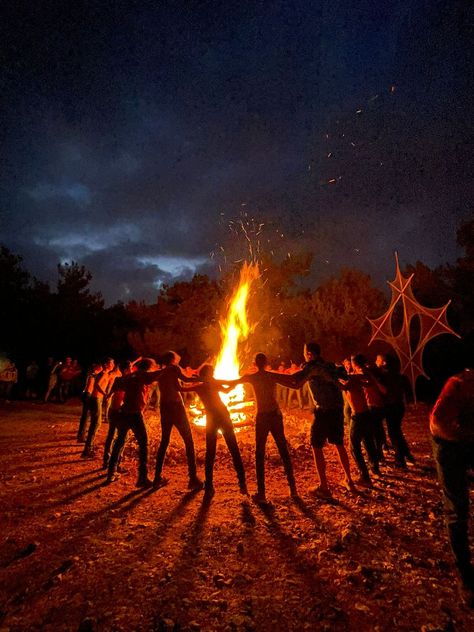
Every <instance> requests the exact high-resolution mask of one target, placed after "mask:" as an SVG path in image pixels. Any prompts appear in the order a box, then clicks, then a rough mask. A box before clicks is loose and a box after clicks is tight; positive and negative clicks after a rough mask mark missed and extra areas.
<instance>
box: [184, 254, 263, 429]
mask: <svg viewBox="0 0 474 632" xmlns="http://www.w3.org/2000/svg"><path fill="white" fill-rule="evenodd" d="M258 275H259V270H258V265H257V264H253V263H247V262H246V263H244V265H243V266H242V268H241V270H240V278H239V284H238V286H237V289H236V290H235V291H234V293H233V294H232V296H231V299H230V301H229V307H228V309H227V314H226V317H225V319H224V320H223V321H222V322H221V324H220V326H221V333H222V345H221V348H220V351H219V354H218V356H217V360H216V366H215V368H214V377H215V378H216V379H219V380H234V379H236V378H238V377H239V375H240V369H241V362H240V359H239V345H240V344H241V343H242V342H244V341H245V340H246V339H247V338H248V335H249V333H250V325H249V322H248V319H247V302H248V297H249V292H250V288H251V285H252V283H253V281H255V279H257V278H258ZM220 396H221V399H222V401H223V402H224V404H225V405H226V406H227V407H228V408H229V411H230V413H231V418H232V421H233V422H234V423H239V422H242V421H244V420H245V413H244V412H243V410H242V409H243V408H246V407H248V406H251V405H252V404H251V402H246V401H245V393H244V387H243V385H242V384H239V385H237V386H236V387H235V388H234V389H233V390H232V391H230V392H229V393H221V395H220ZM191 413H192V414H196V413H197V411H196V410H191ZM199 417H200V418H199V419H195V423H197V424H198V425H203V424H205V417H201V416H200V415H199Z"/></svg>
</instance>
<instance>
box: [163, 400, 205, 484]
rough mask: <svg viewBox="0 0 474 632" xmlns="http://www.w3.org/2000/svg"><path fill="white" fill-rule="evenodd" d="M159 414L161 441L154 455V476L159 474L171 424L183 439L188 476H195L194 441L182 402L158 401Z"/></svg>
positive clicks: (168, 441) (171, 427)
mask: <svg viewBox="0 0 474 632" xmlns="http://www.w3.org/2000/svg"><path fill="white" fill-rule="evenodd" d="M160 415H161V441H160V445H159V447H158V452H157V455H156V469H155V478H159V477H160V476H161V472H162V470H163V463H164V461H165V455H166V450H167V449H168V446H169V443H170V436H171V430H172V429H173V426H175V428H176V430H177V431H178V432H179V434H180V435H181V438H182V439H183V441H184V446H185V448H186V458H187V461H188V473H189V478H195V477H196V456H195V454H194V441H193V435H192V433H191V428H190V426H189V421H188V418H187V416H186V410H185V409H184V406H183V404H181V403H180V402H160Z"/></svg>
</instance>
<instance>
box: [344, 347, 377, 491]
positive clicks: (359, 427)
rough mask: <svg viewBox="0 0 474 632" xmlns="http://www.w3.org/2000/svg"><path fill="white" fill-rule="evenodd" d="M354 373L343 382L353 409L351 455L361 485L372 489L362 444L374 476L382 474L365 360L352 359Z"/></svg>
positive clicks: (356, 357)
mask: <svg viewBox="0 0 474 632" xmlns="http://www.w3.org/2000/svg"><path fill="white" fill-rule="evenodd" d="M351 363H352V369H353V373H351V374H350V375H348V376H347V380H341V385H342V388H343V390H344V391H345V392H346V398H347V401H348V402H349V405H350V407H351V413H352V414H351V425H350V443H351V454H352V456H353V458H354V461H355V462H356V465H357V468H358V470H359V475H360V477H359V479H358V480H357V481H356V482H357V483H359V485H363V486H366V487H370V486H371V485H372V481H371V478H370V475H369V470H368V468H367V464H366V462H365V459H364V455H363V454H362V447H361V446H362V443H363V444H364V448H365V450H366V452H367V456H368V459H369V463H370V465H371V468H372V471H373V473H374V474H376V475H378V474H380V471H379V463H378V458H377V447H376V445H375V440H374V434H373V429H372V418H371V414H370V410H369V405H368V404H367V399H366V396H365V391H364V389H365V387H366V386H367V385H368V384H369V378H368V377H367V376H366V375H364V366H365V358H364V357H363V356H362V355H360V354H359V355H355V356H353V357H352V358H351Z"/></svg>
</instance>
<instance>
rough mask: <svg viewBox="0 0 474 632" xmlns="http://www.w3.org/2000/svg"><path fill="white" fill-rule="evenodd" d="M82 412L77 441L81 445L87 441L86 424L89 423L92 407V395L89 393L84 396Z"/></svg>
mask: <svg viewBox="0 0 474 632" xmlns="http://www.w3.org/2000/svg"><path fill="white" fill-rule="evenodd" d="M81 399H82V412H81V418H80V419H79V428H78V430H77V440H78V441H80V442H81V443H82V442H83V441H84V442H85V440H86V437H85V431H86V423H87V415H88V414H89V407H90V395H89V394H88V393H83V394H82V398H81Z"/></svg>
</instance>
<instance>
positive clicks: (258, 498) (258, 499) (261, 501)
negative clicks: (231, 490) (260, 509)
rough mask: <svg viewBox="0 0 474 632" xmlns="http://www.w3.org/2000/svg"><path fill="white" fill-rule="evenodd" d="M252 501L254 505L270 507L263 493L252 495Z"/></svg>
mask: <svg viewBox="0 0 474 632" xmlns="http://www.w3.org/2000/svg"><path fill="white" fill-rule="evenodd" d="M252 500H253V502H254V503H257V505H268V500H267V497H266V496H265V494H262V493H261V492H257V493H256V494H252Z"/></svg>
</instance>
